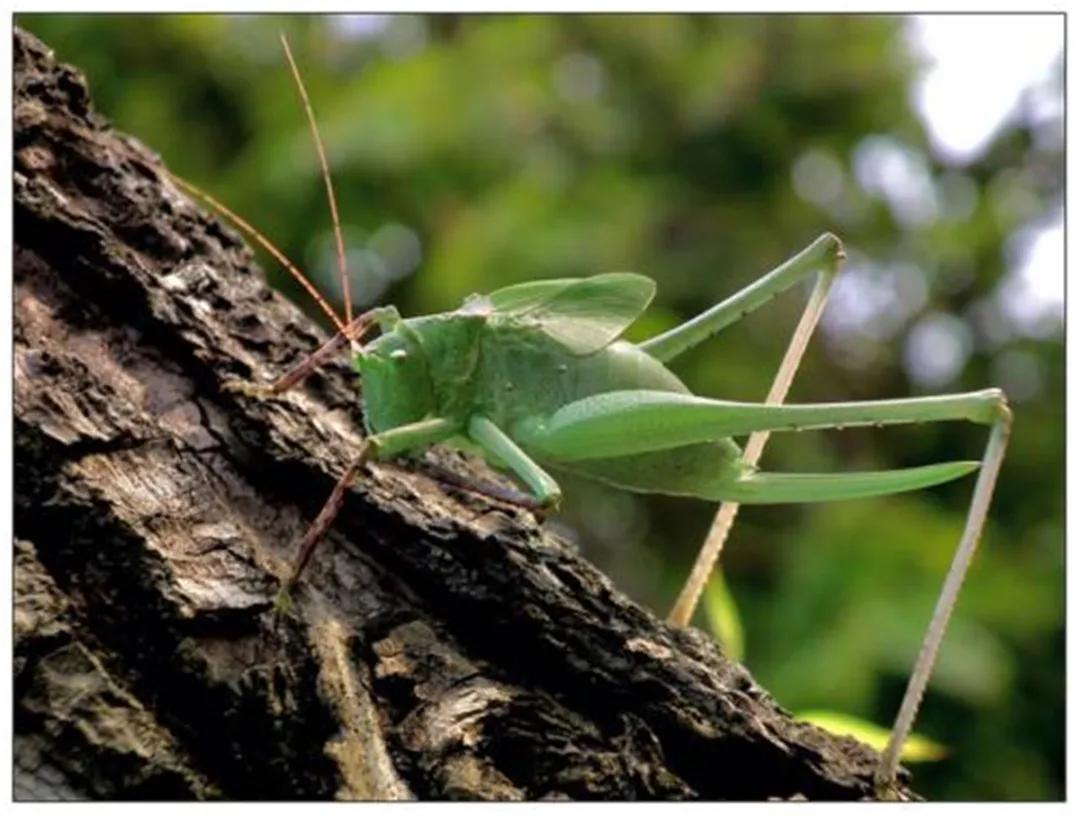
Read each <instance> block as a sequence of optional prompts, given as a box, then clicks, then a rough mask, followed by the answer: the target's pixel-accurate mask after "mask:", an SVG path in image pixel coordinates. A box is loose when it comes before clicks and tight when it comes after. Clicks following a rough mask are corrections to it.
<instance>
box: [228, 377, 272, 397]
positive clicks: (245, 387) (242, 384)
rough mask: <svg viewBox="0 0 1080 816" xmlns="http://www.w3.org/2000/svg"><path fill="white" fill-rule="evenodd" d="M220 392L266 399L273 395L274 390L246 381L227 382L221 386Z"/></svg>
mask: <svg viewBox="0 0 1080 816" xmlns="http://www.w3.org/2000/svg"><path fill="white" fill-rule="evenodd" d="M221 390H222V391H232V392H234V393H237V394H243V395H244V396H247V397H253V398H255V399H266V398H267V397H271V396H273V394H274V390H273V389H272V388H271V387H270V386H268V385H261V384H259V383H253V382H248V381H247V380H227V381H226V382H225V383H224V384H223V385H222V386H221Z"/></svg>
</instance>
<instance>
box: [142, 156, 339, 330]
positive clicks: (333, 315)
mask: <svg viewBox="0 0 1080 816" xmlns="http://www.w3.org/2000/svg"><path fill="white" fill-rule="evenodd" d="M162 172H164V173H165V175H167V176H168V177H169V178H170V179H172V180H173V181H174V182H176V183H177V184H178V185H180V186H181V187H183V188H184V189H185V190H187V191H188V192H189V193H192V194H193V195H195V196H196V197H198V198H199V199H201V200H202V201H204V202H206V203H207V204H209V205H210V206H211V207H213V208H214V209H215V210H217V211H218V212H219V213H221V214H222V215H224V216H225V217H226V218H228V219H229V220H230V221H232V222H233V224H235V225H236V227H237V228H238V229H240V231H241V232H243V233H245V234H247V235H248V236H249V237H250V238H252V239H254V240H255V241H256V242H258V244H259V246H261V247H262V248H263V249H265V250H266V251H267V252H269V253H270V254H271V255H273V256H274V258H275V259H276V260H277V262H278V263H280V264H281V265H282V266H284V267H285V269H287V270H288V271H289V274H291V275H292V276H293V277H294V278H296V280H297V281H299V282H300V285H301V286H303V287H304V289H306V290H307V293H308V294H309V295H311V296H312V297H313V298H314V299H315V302H316V303H318V304H319V306H320V308H322V310H323V311H324V312H326V314H327V315H328V316H329V317H330V319H331V320H332V321H334V325H335V326H336V327H337V329H338V331H339V332H340V331H344V330H345V324H344V323H343V322H342V321H341V318H340V317H338V315H337V312H335V311H334V310H333V308H331V306H330V304H329V303H327V302H326V299H325V298H324V297H323V296H322V295H320V294H319V290H318V289H316V288H315V286H314V284H312V283H311V281H309V280H308V279H307V278H306V277H305V276H304V273H303V272H301V271H300V270H299V268H297V266H296V264H294V263H293V262H292V261H290V260H289V259H288V258H286V257H285V253H284V252H282V251H281V250H280V249H278V248H277V247H276V246H274V245H273V244H272V243H270V239H269V238H267V237H266V236H264V235H263V234H262V233H261V232H259V231H258V230H257V229H255V227H253V226H251V224H249V223H248V222H247V221H245V220H244V219H243V218H241V217H240V216H239V215H237V214H236V213H234V212H233V211H232V210H230V209H229V208H228V207H226V206H225V205H224V204H222V203H221V202H220V201H218V200H217V199H216V198H214V197H213V196H212V195H210V194H209V193H207V192H204V191H203V190H200V189H199V188H198V187H196V186H195V185H194V184H192V183H191V182H190V181H185V180H184V179H182V178H180V177H179V176H174V175H173V174H172V173H170V172H169V171H168V170H165V169H164V168H163V169H162Z"/></svg>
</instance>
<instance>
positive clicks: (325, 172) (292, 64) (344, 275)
mask: <svg viewBox="0 0 1080 816" xmlns="http://www.w3.org/2000/svg"><path fill="white" fill-rule="evenodd" d="M279 33H280V36H281V45H282V47H283V48H284V49H285V58H286V59H287V60H288V61H289V69H290V70H291V71H292V75H293V79H294V80H296V88H297V90H298V91H299V92H300V99H301V101H302V102H303V103H304V112H305V113H306V114H307V120H308V126H309V127H310V128H311V138H312V139H314V140H315V152H317V153H318V154H319V164H320V165H321V166H322V177H323V181H324V182H325V184H326V200H327V201H328V202H329V203H330V217H331V218H332V219H333V221H334V240H335V241H336V243H337V257H338V274H339V275H340V276H341V294H342V296H343V297H344V299H345V322H346V323H352V294H351V293H350V292H349V269H348V266H347V264H346V261H345V240H344V238H342V236H341V220H340V219H339V218H338V208H337V199H336V198H335V197H334V182H333V181H332V180H331V178H330V166H329V164H328V163H327V161H326V151H325V150H324V149H323V143H322V139H321V138H320V137H319V126H318V124H316V122H315V111H313V110H312V109H311V102H310V100H309V99H308V95H307V90H306V89H305V88H304V80H303V79H301V78H300V69H299V68H297V67H296V60H294V59H293V55H292V50H291V49H290V48H289V41H288V40H287V39H286V38H285V32H284V31H282V32H279Z"/></svg>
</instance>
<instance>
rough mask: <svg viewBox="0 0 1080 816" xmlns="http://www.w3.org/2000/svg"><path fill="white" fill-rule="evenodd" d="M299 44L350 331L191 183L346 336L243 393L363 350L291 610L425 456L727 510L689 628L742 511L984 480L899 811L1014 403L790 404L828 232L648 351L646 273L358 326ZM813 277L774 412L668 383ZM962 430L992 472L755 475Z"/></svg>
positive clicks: (522, 288)
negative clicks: (784, 445)
mask: <svg viewBox="0 0 1080 816" xmlns="http://www.w3.org/2000/svg"><path fill="white" fill-rule="evenodd" d="M282 46H283V47H284V49H285V54H286V57H287V58H288V61H289V65H290V68H291V69H292V71H293V75H294V77H295V79H296V82H297V86H298V89H299V91H300V95H301V98H302V101H303V102H304V107H305V111H306V113H307V116H308V121H309V124H310V126H311V131H312V135H313V137H314V140H315V143H316V147H317V148H318V153H319V157H320V162H321V164H322V168H323V173H324V177H325V182H326V192H327V199H328V201H329V204H330V210H331V215H332V217H333V220H334V225H335V236H336V239H337V244H338V259H339V267H340V273H341V278H342V293H343V298H344V305H345V319H344V320H342V319H341V318H340V317H339V316H338V315H337V314H336V313H335V311H334V310H333V309H332V308H331V307H330V306H329V304H328V303H326V301H325V300H324V299H323V298H322V297H321V295H320V294H319V293H318V290H316V289H315V288H314V286H313V285H312V284H311V283H310V281H308V280H307V278H306V277H305V276H304V275H303V274H302V273H301V272H300V271H299V270H298V269H297V268H296V267H295V265H294V264H292V262H290V261H289V260H288V259H287V258H285V256H284V255H283V254H282V253H281V252H280V251H279V250H277V249H276V248H275V247H274V246H273V244H271V243H270V242H269V241H268V240H267V239H266V238H265V237H263V236H262V235H261V234H260V233H259V232H258V231H257V230H255V229H254V228H252V227H251V226H250V225H248V224H247V223H246V222H245V221H244V220H243V219H241V218H239V217H237V216H235V215H234V214H233V213H232V212H231V211H230V210H228V208H226V207H225V206H224V205H222V204H220V203H219V202H217V201H216V200H215V199H214V198H212V197H211V196H209V195H207V194H205V193H203V192H202V191H201V190H199V189H198V188H196V187H194V186H192V185H190V184H189V183H187V182H184V181H182V180H180V179H175V177H174V180H175V181H176V182H177V183H178V184H179V185H180V186H181V187H183V188H184V189H187V190H188V191H190V192H191V193H193V194H194V195H196V196H197V197H199V198H201V199H202V200H204V201H206V202H207V203H208V204H210V205H211V206H212V207H214V208H215V209H217V210H218V211H220V212H222V213H223V214H225V215H226V216H228V217H229V218H230V220H232V221H233V223H234V224H236V225H237V226H238V227H239V228H240V229H241V230H242V231H244V232H246V233H247V234H249V235H251V236H252V237H253V238H254V239H255V240H256V241H257V242H258V243H259V244H260V245H262V246H263V247H264V248H266V249H267V251H269V252H271V254H273V255H274V257H275V258H277V259H278V260H279V261H280V262H281V263H282V264H283V265H284V266H285V268H286V269H288V270H289V272H290V273H291V274H293V276H294V277H295V278H296V279H297V280H298V281H299V282H300V283H301V284H302V285H303V286H304V287H305V288H306V289H307V291H308V292H309V293H310V294H311V295H312V297H313V298H314V299H315V300H316V301H317V302H318V303H319V305H320V306H321V307H322V308H323V310H324V311H325V312H326V313H327V315H328V316H329V317H330V318H331V319H332V320H333V321H334V323H335V325H337V327H338V333H337V334H336V335H335V337H334V338H332V339H331V340H330V341H329V342H328V343H326V344H325V345H324V346H323V347H322V348H320V349H319V350H318V351H316V352H315V353H314V354H312V355H311V356H310V357H308V358H307V359H306V360H304V361H303V362H301V363H300V364H299V365H297V366H296V367H294V368H293V369H292V370H291V371H289V372H288V373H286V374H284V375H283V376H282V377H280V378H279V379H278V380H277V381H275V382H274V383H273V385H270V386H262V385H254V384H251V383H244V382H234V383H231V384H226V388H227V389H228V390H235V391H239V392H241V393H245V394H249V395H252V396H258V397H265V396H273V395H275V394H280V393H282V392H284V391H287V390H288V389H290V388H292V387H293V386H295V385H296V384H297V383H298V382H300V381H301V380H302V379H303V378H304V377H306V376H307V375H308V374H310V373H311V372H312V371H313V370H315V369H316V368H317V367H318V366H319V365H321V364H322V363H323V362H325V360H326V359H327V358H328V357H329V356H330V355H331V354H333V353H335V352H336V351H337V350H338V349H340V348H342V347H343V346H344V345H346V344H347V343H351V344H352V345H353V349H354V357H353V362H354V367H355V368H356V370H357V372H358V373H359V374H360V378H361V381H362V388H363V393H362V398H363V401H364V404H365V411H364V416H365V423H366V425H367V432H368V433H367V435H366V437H365V439H364V441H363V443H362V445H361V447H360V449H359V450H358V451H357V455H356V457H355V458H354V460H353V462H352V463H351V464H350V466H349V467H348V468H347V469H346V472H345V473H344V474H343V475H342V476H341V478H340V479H339V480H338V482H337V484H336V485H335V487H334V489H333V491H332V492H331V494H330V497H329V498H328V499H327V501H326V504H325V505H324V507H323V509H322V511H320V513H319V515H318V517H317V518H316V519H315V521H314V522H313V524H312V525H311V527H310V528H309V530H308V532H307V534H306V535H305V536H304V538H303V540H302V541H301V542H300V547H299V552H298V555H297V558H296V561H295V562H294V565H293V569H292V572H291V573H290V576H289V577H288V579H287V580H286V581H285V582H284V585H283V587H282V591H281V594H280V595H279V602H280V606H279V608H286V607H287V606H288V605H289V597H290V594H289V593H290V589H291V588H292V587H294V586H295V584H296V582H297V581H298V580H299V578H300V575H301V573H302V572H303V570H304V566H305V564H306V563H307V562H308V560H309V559H310V558H311V555H312V553H313V552H314V549H315V547H316V545H317V543H318V541H319V540H320V539H321V538H322V536H323V535H324V534H325V533H326V532H327V530H328V529H329V527H330V525H331V524H332V523H333V519H334V516H335V515H336V513H337V512H338V510H340V508H341V507H342V505H343V503H344V502H345V500H346V494H347V492H348V490H349V487H350V486H351V484H352V483H353V481H354V480H355V479H357V478H358V477H359V476H360V474H361V473H362V468H363V465H364V463H366V462H367V461H369V460H370V459H371V458H379V459H388V458H391V457H394V456H396V455H399V454H404V453H410V452H411V453H416V452H419V451H422V450H424V449H426V448H427V447H430V446H431V445H433V444H437V443H447V444H451V445H456V446H458V447H462V448H465V449H468V450H473V451H477V452H479V453H481V454H483V455H484V456H485V457H486V458H487V460H488V461H489V462H491V463H492V464H493V465H495V466H497V467H500V468H503V469H506V470H508V471H510V472H512V473H513V474H514V475H515V476H516V477H518V478H519V479H520V480H521V481H522V482H524V483H525V484H526V485H527V486H528V488H529V491H530V492H531V493H532V495H533V497H535V502H538V503H539V505H540V506H551V505H555V504H557V503H558V501H559V499H560V497H561V492H560V489H559V485H558V483H557V482H556V481H555V480H554V479H553V478H552V477H551V476H550V475H548V473H547V471H546V470H545V468H552V469H562V470H567V471H572V472H575V473H578V474H582V475H584V476H588V477H591V478H593V479H597V480H599V481H603V482H607V483H609V484H612V485H616V486H618V487H622V488H626V489H628V490H633V491H638V492H647V493H667V494H673V495H680V496H693V497H698V498H702V499H708V500H713V501H723V502H724V504H723V505H722V506H721V508H720V510H719V511H718V512H717V515H716V519H715V520H714V524H713V527H712V529H711V530H710V533H709V535H708V537H707V539H706V541H705V544H704V545H703V546H702V548H701V551H700V553H699V555H698V559H697V562H696V563H695V565H694V568H693V569H692V570H691V574H690V576H689V578H688V579H687V581H686V584H685V586H684V587H683V591H682V593H681V594H680V596H679V600H678V601H677V602H676V604H675V607H674V608H673V610H672V613H671V615H670V616H669V618H668V620H669V622H670V623H673V624H675V625H681V626H682V625H686V624H688V623H689V621H690V618H691V616H692V615H693V612H694V609H695V607H696V604H697V601H698V599H699V598H700V596H701V592H702V590H703V589H704V586H705V584H706V582H707V580H708V578H709V573H710V571H711V569H712V567H713V565H714V564H715V562H716V558H717V557H718V555H719V552H720V549H721V548H722V546H723V542H724V539H725V538H726V536H727V533H728V531H729V530H730V528H731V524H732V522H733V521H734V518H735V513H736V512H737V510H738V506H739V504H741V503H782V502H818V501H830V500H838V499H851V498H859V497H867V496H880V495H886V494H890V493H898V492H901V491H905V490H915V489H918V488H923V487H929V486H931V485H935V484H939V483H941V482H945V481H948V480H950V479H955V478H958V477H960V476H963V475H964V474H967V473H970V472H971V471H973V470H976V469H978V471H979V475H978V479H977V481H976V484H975V489H974V492H973V496H972V500H971V504H970V507H969V509H968V516H967V520H966V522H965V526H964V531H963V534H962V535H961V538H960V542H959V544H958V545H957V549H956V553H955V555H954V557H953V562H952V565H951V566H950V568H949V573H948V575H947V576H946V579H945V582H944V584H943V586H942V590H941V594H940V596H939V598H938V603H937V605H936V607H935V609H934V614H933V617H932V619H931V621H930V624H929V626H928V628H927V633H926V637H925V640H924V642H923V646H922V648H921V649H920V651H919V655H918V658H917V659H916V662H915V666H914V668H913V670H912V673H911V677H910V679H909V681H908V686H907V690H906V691H905V693H904V698H903V700H902V702H901V704H900V709H899V712H898V714H897V717H896V721H895V724H894V726H893V730H892V734H891V736H890V739H889V743H888V745H887V746H886V748H885V751H884V753H883V755H882V757H881V761H880V763H879V765H878V767H877V770H876V771H875V774H874V778H875V782H876V788H877V792H878V795H879V796H880V797H882V798H887V797H890V796H891V795H892V794H893V792H894V791H895V783H896V774H897V768H898V763H899V760H900V752H901V749H902V747H903V745H904V743H905V741H906V739H907V735H908V734H909V733H910V731H911V726H912V723H913V722H914V718H915V714H916V712H917V710H918V706H919V703H920V701H921V700H922V697H923V694H924V692H925V689H926V685H927V682H928V681H929V678H930V675H931V672H932V670H933V666H934V661H935V659H936V655H937V652H938V649H939V648H940V646H941V643H942V640H943V639H944V636H945V631H946V627H947V625H948V621H949V617H950V615H951V613H952V610H953V608H954V606H955V604H956V600H957V597H958V595H959V591H960V587H961V585H962V583H963V580H964V576H965V574H966V573H967V570H968V567H969V566H970V564H971V560H972V558H973V557H974V554H975V550H976V548H977V545H978V541H979V537H980V535H981V533H982V528H983V525H984V523H985V521H986V517H987V514H988V511H989V506H990V501H991V498H992V496H993V492H994V485H995V482H996V480H997V475H998V472H999V471H1000V468H1001V464H1002V461H1003V459H1004V455H1005V449H1006V446H1007V443H1008V437H1009V432H1010V429H1011V414H1010V412H1009V408H1008V404H1007V403H1006V400H1005V397H1004V395H1003V394H1002V392H1001V391H999V390H998V389H986V390H983V391H974V392H969V393H965V394H948V395H942V396H936V397H921V398H914V399H894V400H878V401H869V402H847V403H843V402H841V403H831V404H816V405H786V404H783V403H784V399H785V396H786V394H787V390H788V388H789V387H790V385H791V378H792V377H793V376H794V373H795V371H796V370H797V369H798V366H799V362H800V360H801V357H802V354H803V353H804V352H805V350H806V344H807V342H808V341H809V337H810V335H811V334H812V332H813V330H814V327H815V326H816V324H817V321H818V320H819V319H820V317H821V313H822V311H823V309H824V305H825V302H826V299H827V297H828V292H829V287H830V285H831V282H832V280H833V278H834V277H835V275H836V272H837V271H838V269H839V265H840V263H841V261H842V259H843V258H844V252H843V248H842V245H841V244H840V241H839V239H837V238H836V236H834V235H831V234H828V233H826V234H825V235H822V236H821V237H820V238H818V239H817V240H816V241H814V242H813V243H812V244H810V246H808V247H807V248H806V249H804V250H803V251H802V252H800V253H798V254H797V255H795V256H793V257H792V258H790V259H789V260H788V261H786V262H785V263H783V264H781V265H780V266H778V267H777V268H776V269H774V270H772V271H771V272H769V273H768V274H766V275H764V276H762V277H761V278H759V279H758V280H756V281H755V282H753V283H751V284H750V285H749V286H746V287H745V288H744V289H742V290H741V291H738V292H736V293H735V294H733V295H731V296H730V297H728V298H727V299H726V300H724V301H722V302H720V303H718V304H717V305H716V306H713V307H712V308H710V309H707V310H706V311H704V312H702V313H701V314H700V315H698V316H697V317H695V318H692V319H691V320H688V321H687V322H686V323H683V324H682V325H680V326H676V327H675V328H673V329H671V330H669V331H667V332H665V333H663V334H661V335H660V336H658V337H654V338H651V339H649V340H646V341H645V342H643V343H640V344H637V345H635V344H632V343H629V342H627V341H625V340H623V339H620V338H621V336H622V334H623V333H624V332H625V330H626V329H627V327H628V326H630V324H631V323H633V321H634V320H635V319H637V317H638V316H640V315H641V313H642V312H643V311H644V310H645V308H646V307H647V306H648V305H649V302H650V301H651V300H652V298H653V295H654V294H655V289H656V287H655V284H654V283H653V282H652V281H651V280H650V279H649V278H646V277H643V276H641V275H634V274H629V273H611V274H604V275H596V276H594V277H591V278H564V279H555V280H545V281H535V282H532V283H523V284H518V285H516V286H509V287H506V288H504V289H499V290H497V291H495V292H492V293H491V294H489V295H486V296H477V295H474V296H472V297H470V298H468V299H467V300H466V301H465V303H464V304H463V305H462V306H461V308H459V309H457V310H456V311H453V312H449V313H446V314H438V315H429V316H426V317H413V318H407V319H403V318H402V317H401V316H400V315H399V314H398V312H397V310H396V309H394V308H393V307H381V308H377V309H373V310H371V311H369V312H366V313H364V314H362V315H359V316H357V317H356V318H354V317H353V315H352V307H351V302H350V299H349V286H348V273H347V268H346V258H345V252H344V242H343V239H342V235H341V230H340V226H339V224H338V218H337V208H336V203H335V201H334V195H333V186H332V184H331V181H330V176H329V170H328V164H327V162H326V159H325V155H324V151H323V148H322V144H321V140H320V138H319V134H318V126H317V124H316V122H315V118H314V114H313V113H312V110H311V106H310V104H309V103H308V101H307V94H306V91H305V90H304V87H303V82H302V81H301V79H300V75H299V71H298V69H297V68H296V64H295V62H294V61H293V59H292V54H291V52H290V50H289V46H288V42H287V41H286V40H285V38H284V35H282ZM811 278H814V279H816V280H815V284H814V288H813V290H812V292H811V295H810V298H809V301H808V303H807V305H806V308H805V310H804V312H803V315H802V318H800V321H799V324H798V326H797V327H796V329H795V333H794V335H793V337H792V340H791V343H790V345H789V346H788V350H787V352H786V353H785V356H784V359H783V361H782V362H781V364H780V367H779V369H778V371H777V374H776V378H775V380H774V382H773V386H772V388H771V389H770V392H769V396H768V398H767V399H766V401H765V402H764V403H738V402H728V401H724V400H716V399H708V398H705V397H699V396H695V395H693V394H691V393H690V392H689V390H688V389H687V387H686V386H685V385H684V384H683V382H682V381H681V380H680V379H679V378H678V377H677V376H676V375H675V374H674V373H672V372H671V371H670V370H669V369H668V367H667V364H668V363H670V362H671V361H672V360H674V359H675V358H676V357H678V356H679V355H680V354H681V353H683V352H684V351H686V350H687V349H689V348H692V347H694V346H696V345H698V344H699V343H701V342H703V341H704V340H706V339H708V338H709V337H711V336H713V335H714V334H716V333H717V332H719V331H720V330H721V329H723V328H724V327H726V326H728V325H731V324H732V323H735V322H736V321H738V320H740V319H741V318H742V317H744V316H745V315H746V314H747V313H749V312H751V311H754V310H755V309H758V308H760V307H761V306H763V305H764V304H765V303H766V302H768V301H769V300H770V299H771V298H772V297H773V296H775V295H776V294H778V293H780V292H782V291H784V290H787V289H790V288H791V287H793V286H795V285H796V284H798V283H800V282H802V281H805V280H808V279H811ZM375 324H377V325H378V326H379V328H380V329H381V335H380V336H379V337H378V338H376V339H375V340H373V341H371V342H369V343H368V344H367V345H366V346H361V345H360V340H361V339H362V337H363V336H364V334H365V333H366V331H367V330H368V329H370V328H371V327H372V326H373V325H375ZM956 420H966V421H970V422H976V423H979V424H982V425H986V426H989V427H990V433H989V439H988V442H987V445H986V449H985V451H984V453H983V458H982V460H981V461H980V462H945V463H939V464H931V465H926V466H923V467H915V468H906V469H898V470H886V471H878V472H861V473H840V474H825V473H764V472H760V471H758V470H757V469H756V462H757V461H758V458H759V457H760V455H761V452H762V450H763V448H764V445H765V440H766V439H767V438H768V435H769V433H771V432H773V431H792V430H809V429H824V428H837V429H839V428H844V427H848V426H853V425H884V424H890V423H910V422H937V421H956ZM743 435H749V439H748V441H747V443H746V448H745V451H744V450H741V449H740V448H739V446H738V445H736V444H735V442H734V441H733V440H732V437H739V436H743ZM474 487H476V486H474ZM489 490H491V488H490V487H489ZM482 492H486V491H482ZM491 495H493V496H496V497H497V498H501V497H502V496H500V495H499V494H498V493H495V492H492V493H491ZM504 495H505V494H504Z"/></svg>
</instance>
